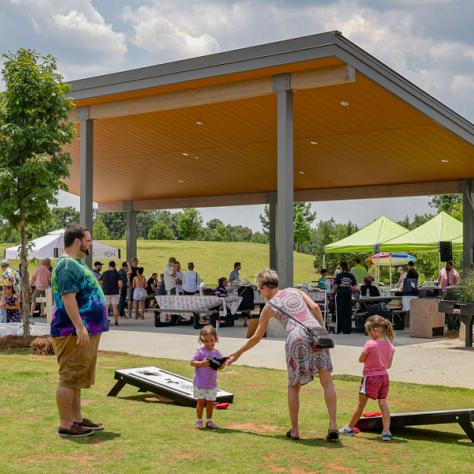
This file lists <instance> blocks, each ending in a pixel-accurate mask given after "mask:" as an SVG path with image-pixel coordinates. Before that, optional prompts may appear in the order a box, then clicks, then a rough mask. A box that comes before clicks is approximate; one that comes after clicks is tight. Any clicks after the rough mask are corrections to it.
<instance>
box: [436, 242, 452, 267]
mask: <svg viewBox="0 0 474 474" xmlns="http://www.w3.org/2000/svg"><path fill="white" fill-rule="evenodd" d="M439 256H440V260H441V261H442V262H448V261H449V260H452V259H453V243H452V242H440V243H439Z"/></svg>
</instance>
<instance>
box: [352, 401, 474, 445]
mask: <svg viewBox="0 0 474 474" xmlns="http://www.w3.org/2000/svg"><path fill="white" fill-rule="evenodd" d="M473 421H474V408H468V409H463V410H444V411H425V412H417V413H393V414H391V415H390V430H392V429H397V428H404V427H405V426H420V425H441V424H446V423H459V426H460V427H461V428H462V429H463V430H464V432H465V433H466V434H467V436H468V437H469V439H470V440H471V441H472V442H474V427H473V425H472V422H473ZM357 428H359V429H360V430H361V431H381V430H382V417H381V416H373V417H362V418H361V419H360V420H359V422H358V423H357Z"/></svg>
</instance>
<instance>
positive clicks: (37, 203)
mask: <svg viewBox="0 0 474 474" xmlns="http://www.w3.org/2000/svg"><path fill="white" fill-rule="evenodd" d="M4 59H5V62H4V64H3V68H2V74H3V80H4V82H5V91H4V92H3V93H2V94H1V96H0V196H1V199H0V216H1V217H2V218H4V219H5V220H6V221H8V223H9V224H10V226H12V227H14V228H16V229H18V231H19V234H20V258H21V274H22V291H21V293H22V294H21V307H22V314H23V328H24V334H25V336H28V335H29V332H30V331H29V329H30V327H29V314H30V309H29V294H28V287H29V285H28V283H29V282H28V262H27V250H28V245H29V242H30V241H31V232H30V231H31V228H32V227H33V226H35V225H38V224H39V223H41V221H42V220H43V219H44V216H45V209H47V208H48V206H50V205H53V204H57V198H56V195H57V192H58V190H60V189H62V190H65V191H67V186H66V184H65V182H64V179H65V178H66V177H68V176H69V166H70V165H71V163H72V160H71V157H70V156H69V154H68V153H66V152H64V151H63V146H64V145H66V144H68V143H70V142H71V141H72V139H73V137H74V131H75V129H74V125H73V124H72V123H71V122H70V121H69V112H70V111H71V110H72V108H73V103H72V100H71V99H70V98H68V97H67V94H68V91H69V85H68V84H66V83H64V82H63V80H62V76H61V75H60V74H59V73H58V72H57V71H56V60H55V59H54V58H53V57H52V56H51V55H48V56H40V55H39V54H38V53H37V52H35V51H32V50H29V49H20V50H18V51H17V52H16V53H11V54H7V55H4Z"/></svg>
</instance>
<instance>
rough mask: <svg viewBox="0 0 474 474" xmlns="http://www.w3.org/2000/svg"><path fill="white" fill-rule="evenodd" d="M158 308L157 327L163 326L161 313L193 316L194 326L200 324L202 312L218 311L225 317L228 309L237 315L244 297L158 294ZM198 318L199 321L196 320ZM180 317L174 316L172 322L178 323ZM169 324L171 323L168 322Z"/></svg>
mask: <svg viewBox="0 0 474 474" xmlns="http://www.w3.org/2000/svg"><path fill="white" fill-rule="evenodd" d="M155 299H156V302H157V304H158V308H156V309H155V327H159V326H161V325H162V324H161V321H160V313H170V314H173V315H177V316H178V318H180V317H183V316H191V317H192V318H193V320H194V323H195V324H194V327H197V326H198V324H199V316H200V315H201V314H210V313H215V312H216V311H218V313H219V317H225V316H226V315H227V310H228V311H229V312H230V314H231V315H235V314H236V312H237V310H238V308H239V305H240V303H241V302H242V297H240V296H226V297H224V298H222V297H219V296H192V295H191V296H190V295H183V296H181V295H163V296H156V297H155ZM196 318H197V322H196ZM178 322H179V319H176V318H174V320H173V321H172V324H177V323H178ZM168 325H169V324H168Z"/></svg>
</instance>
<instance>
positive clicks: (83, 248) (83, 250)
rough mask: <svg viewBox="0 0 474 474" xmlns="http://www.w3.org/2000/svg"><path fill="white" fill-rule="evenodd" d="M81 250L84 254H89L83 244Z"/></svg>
mask: <svg viewBox="0 0 474 474" xmlns="http://www.w3.org/2000/svg"><path fill="white" fill-rule="evenodd" d="M81 252H84V253H85V254H86V255H89V249H88V248H86V247H85V246H84V245H81Z"/></svg>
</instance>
